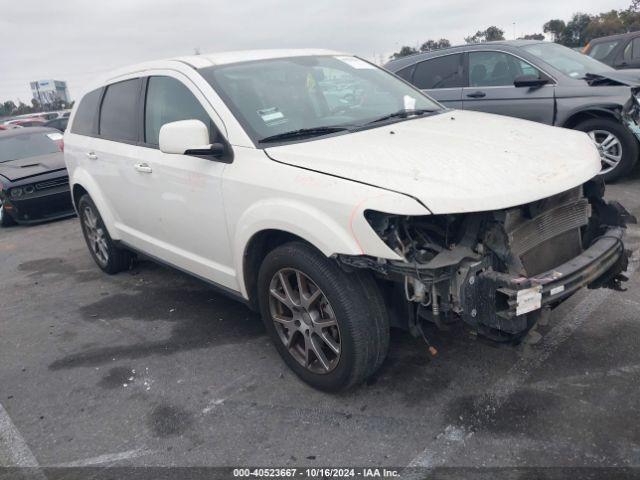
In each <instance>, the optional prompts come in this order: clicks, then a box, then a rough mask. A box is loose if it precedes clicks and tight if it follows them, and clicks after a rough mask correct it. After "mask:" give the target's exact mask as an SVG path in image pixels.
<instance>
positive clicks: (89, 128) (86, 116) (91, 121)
mask: <svg viewBox="0 0 640 480" xmlns="http://www.w3.org/2000/svg"><path fill="white" fill-rule="evenodd" d="M101 95H102V88H98V89H97V90H92V91H91V92H89V93H87V94H86V95H85V96H84V97H82V100H80V105H78V111H77V112H76V115H75V117H74V119H73V125H72V126H71V133H77V134H79V135H96V134H97V133H98V123H97V121H98V107H99V104H100V97H101Z"/></svg>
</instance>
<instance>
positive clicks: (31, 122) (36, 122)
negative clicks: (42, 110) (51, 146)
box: [10, 118, 47, 127]
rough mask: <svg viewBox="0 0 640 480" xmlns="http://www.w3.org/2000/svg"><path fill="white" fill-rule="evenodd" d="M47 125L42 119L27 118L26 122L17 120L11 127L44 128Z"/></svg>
mask: <svg viewBox="0 0 640 480" xmlns="http://www.w3.org/2000/svg"><path fill="white" fill-rule="evenodd" d="M45 123H47V121H46V120H43V119H41V118H25V119H24V120H15V121H13V122H11V123H10V125H16V126H18V127H43V126H44V125H45Z"/></svg>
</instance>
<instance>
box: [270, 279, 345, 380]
mask: <svg viewBox="0 0 640 480" xmlns="http://www.w3.org/2000/svg"><path fill="white" fill-rule="evenodd" d="M269 313H270V315H271V319H272V321H273V323H274V326H275V329H276V331H277V333H278V336H279V337H280V340H281V341H282V343H283V344H284V346H285V347H286V348H287V350H288V351H289V353H290V354H291V356H292V357H293V358H294V359H295V360H296V361H297V362H298V363H299V364H300V365H302V366H303V367H304V368H306V369H307V370H309V371H311V372H313V373H317V374H326V373H329V372H331V371H332V370H333V369H335V368H336V366H337V365H338V362H339V361H340V352H341V337H340V328H339V327H338V322H337V320H336V316H335V313H334V311H333V308H332V307H331V304H330V303H329V301H328V299H327V297H326V295H325V294H324V292H323V291H322V290H321V289H320V287H318V285H316V284H315V282H314V281H313V280H311V279H310V278H309V277H308V276H307V275H305V274H304V273H302V272H301V271H299V270H296V269H293V268H283V269H281V270H279V271H278V272H276V274H275V275H274V276H273V278H272V279H271V282H270V284H269Z"/></svg>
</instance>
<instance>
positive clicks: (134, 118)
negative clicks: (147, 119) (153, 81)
mask: <svg viewBox="0 0 640 480" xmlns="http://www.w3.org/2000/svg"><path fill="white" fill-rule="evenodd" d="M140 86H141V80H140V79H139V78H135V79H133V80H125V81H123V82H118V83H114V84H111V85H109V86H108V87H107V91H106V92H105V94H104V99H103V100H102V107H101V108H100V136H101V137H104V138H106V139H108V140H115V141H119V142H134V141H137V140H138V115H137V112H138V100H139V98H140Z"/></svg>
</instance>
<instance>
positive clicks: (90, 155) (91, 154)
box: [86, 152, 98, 160]
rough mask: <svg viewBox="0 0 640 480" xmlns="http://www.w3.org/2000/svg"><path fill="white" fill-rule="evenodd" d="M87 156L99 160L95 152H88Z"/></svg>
mask: <svg viewBox="0 0 640 480" xmlns="http://www.w3.org/2000/svg"><path fill="white" fill-rule="evenodd" d="M86 155H87V158H88V159H89V160H97V159H98V155H96V154H95V153H94V152H87V154H86Z"/></svg>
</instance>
